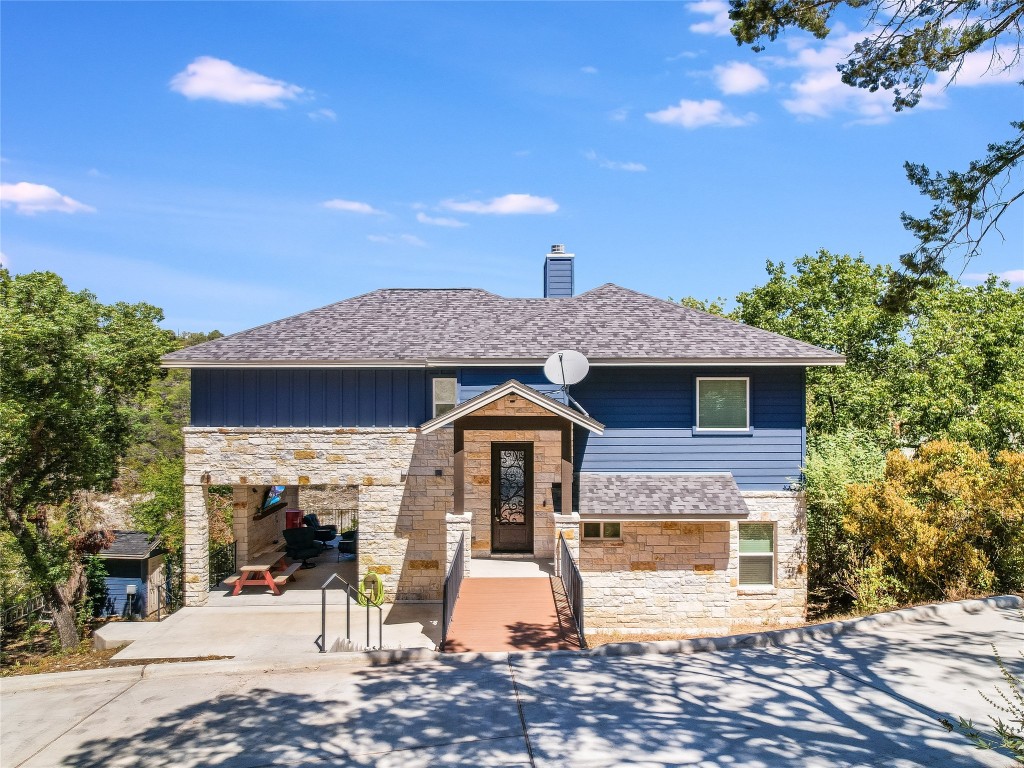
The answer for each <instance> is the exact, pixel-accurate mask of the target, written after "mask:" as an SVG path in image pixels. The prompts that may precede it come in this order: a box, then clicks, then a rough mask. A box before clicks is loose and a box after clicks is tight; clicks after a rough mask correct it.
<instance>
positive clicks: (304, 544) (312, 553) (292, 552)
mask: <svg viewBox="0 0 1024 768" xmlns="http://www.w3.org/2000/svg"><path fill="white" fill-rule="evenodd" d="M281 533H283V534H284V542H285V550H284V553H285V555H286V556H287V557H289V558H290V559H292V560H301V561H302V567H303V568H316V563H311V562H309V558H311V557H317V556H318V555H319V554H320V553H321V552H322V551H323V549H322V547H321V546H320V544H318V543H317V540H316V539H315V538H313V536H314V534H315V531H314V530H313V529H312V528H285V529H284V530H283V531H281Z"/></svg>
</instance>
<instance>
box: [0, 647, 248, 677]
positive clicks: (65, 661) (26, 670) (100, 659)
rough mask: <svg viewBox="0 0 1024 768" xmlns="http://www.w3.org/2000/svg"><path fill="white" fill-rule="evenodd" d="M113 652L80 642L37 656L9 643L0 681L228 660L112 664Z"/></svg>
mask: <svg viewBox="0 0 1024 768" xmlns="http://www.w3.org/2000/svg"><path fill="white" fill-rule="evenodd" d="M120 650H121V649H120V648H114V649H111V650H107V651H96V650H93V648H92V641H91V640H88V639H87V640H83V641H82V642H81V643H80V644H79V646H78V647H77V648H75V649H74V650H70V651H50V652H45V653H40V652H37V651H36V650H34V649H33V646H32V645H31V644H28V643H24V644H18V643H12V644H10V645H9V646H8V647H7V648H5V650H4V655H3V666H2V667H0V677H15V676H17V675H40V674H43V673H46V672H76V671H78V670H82V669H110V668H113V667H132V666H141V665H144V664H170V663H173V662H178V661H210V660H214V659H230V658H232V657H231V656H192V657H189V658H183V659H125V660H123V661H114V660H113V659H112V657H113V656H114V655H115V654H116V653H117V652H118V651H120Z"/></svg>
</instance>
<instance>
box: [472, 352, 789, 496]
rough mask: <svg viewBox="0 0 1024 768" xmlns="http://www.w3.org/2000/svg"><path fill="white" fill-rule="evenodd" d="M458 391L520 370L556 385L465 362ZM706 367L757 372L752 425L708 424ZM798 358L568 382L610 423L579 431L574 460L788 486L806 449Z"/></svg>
mask: <svg viewBox="0 0 1024 768" xmlns="http://www.w3.org/2000/svg"><path fill="white" fill-rule="evenodd" d="M461 376H462V377H463V382H464V383H463V385H462V387H461V390H460V399H461V400H467V399H469V397H471V396H473V395H476V394H479V393H480V392H483V391H485V390H486V389H488V388H489V387H491V386H495V385H496V384H500V383H502V382H504V381H507V380H508V379H509V378H517V379H519V381H521V382H523V383H524V384H528V385H530V386H534V387H535V388H537V389H538V390H541V391H552V390H557V387H555V386H554V385H553V384H550V383H549V382H547V380H546V379H545V378H544V375H543V373H542V372H541V371H540V370H539V369H536V368H532V369H520V370H515V371H511V370H510V369H507V368H503V369H477V368H474V369H463V370H462V371H461ZM698 376H749V377H750V382H751V384H750V387H751V402H750V410H751V430H750V432H749V433H743V434H735V433H734V434H729V433H717V434H709V433H706V432H705V433H700V432H695V431H694V424H695V422H696V414H695V409H696V380H697V377H698ZM803 388H804V377H803V370H802V369H800V368H746V369H744V368H682V367H680V368H674V367H672V368H668V367H666V368H632V369H630V368H593V369H591V371H590V373H589V375H588V376H587V378H586V379H584V380H583V381H582V382H580V383H579V384H577V385H576V386H574V387H571V388H570V393H571V394H572V396H573V398H575V399H576V400H578V401H579V403H580V404H581V405H582V406H583V407H584V408H586V409H587V412H588V413H589V414H590V415H591V416H593V417H594V418H595V419H597V420H598V421H600V422H601V423H603V424H604V425H605V431H604V434H603V435H594V434H591V433H590V432H588V431H587V430H585V429H582V428H577V429H576V430H575V431H574V441H575V465H576V470H577V471H584V472H731V473H732V475H733V477H735V478H736V482H737V484H738V485H739V486H740V488H742V489H744V490H781V489H784V488H787V487H789V486H790V485H791V484H792V483H794V482H796V481H797V480H798V479H799V477H800V468H801V466H802V464H803V450H804V434H803V425H804V397H803Z"/></svg>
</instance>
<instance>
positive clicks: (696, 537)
mask: <svg viewBox="0 0 1024 768" xmlns="http://www.w3.org/2000/svg"><path fill="white" fill-rule="evenodd" d="M729 548H730V532H729V523H705V524H683V523H677V522H654V523H633V522H630V523H622V538H621V539H617V540H616V539H611V540H609V539H581V540H580V545H579V565H580V572H581V573H582V575H583V593H584V606H585V610H586V626H587V629H588V630H589V631H592V630H595V629H599V628H614V629H617V630H622V629H633V630H641V629H647V628H666V627H672V628H686V629H701V630H704V629H707V630H712V629H719V628H723V627H725V626H726V625H727V623H728V610H729V600H730V597H731V594H732V591H733V590H732V589H731V587H730V577H731V574H730V568H729V561H730V557H729Z"/></svg>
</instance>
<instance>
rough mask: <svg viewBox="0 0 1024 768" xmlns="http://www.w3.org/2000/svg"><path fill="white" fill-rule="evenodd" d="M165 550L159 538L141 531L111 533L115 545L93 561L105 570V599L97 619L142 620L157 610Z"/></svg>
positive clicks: (99, 554)
mask: <svg viewBox="0 0 1024 768" xmlns="http://www.w3.org/2000/svg"><path fill="white" fill-rule="evenodd" d="M166 552H167V550H166V549H164V548H163V547H162V546H161V544H160V537H159V536H154V535H152V534H149V533H143V532H141V531H114V541H113V542H112V543H111V544H110V546H109V547H107V548H106V549H102V550H100V551H99V552H98V553H97V554H96V557H98V558H99V559H100V560H102V561H103V564H104V566H105V567H106V570H107V577H106V579H105V583H106V587H107V599H106V601H105V602H104V604H103V606H102V608H101V609H100V612H99V615H100V616H121V617H123V618H144V617H146V616H148V615H149V613H150V606H152V607H153V610H156V605H157V600H158V596H157V587H159V586H160V585H162V584H163V581H164V577H165V567H164V555H165V554H166Z"/></svg>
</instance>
